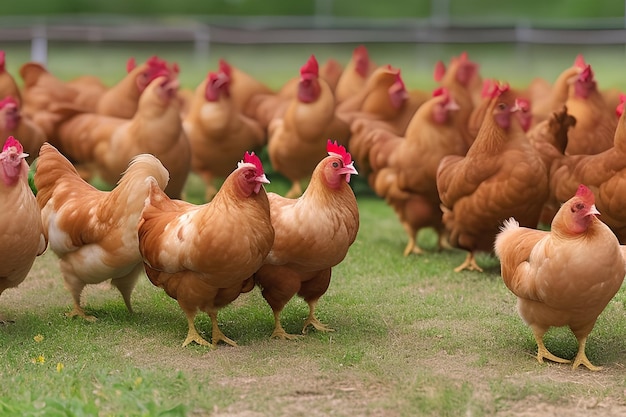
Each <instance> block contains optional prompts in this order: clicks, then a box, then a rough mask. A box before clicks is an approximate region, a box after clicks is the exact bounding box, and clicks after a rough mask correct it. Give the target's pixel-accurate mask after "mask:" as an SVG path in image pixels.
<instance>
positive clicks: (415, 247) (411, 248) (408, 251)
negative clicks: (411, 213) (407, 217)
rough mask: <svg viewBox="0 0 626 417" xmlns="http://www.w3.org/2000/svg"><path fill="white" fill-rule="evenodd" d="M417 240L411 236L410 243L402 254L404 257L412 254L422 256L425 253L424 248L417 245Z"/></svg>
mask: <svg viewBox="0 0 626 417" xmlns="http://www.w3.org/2000/svg"><path fill="white" fill-rule="evenodd" d="M415 240H416V239H415V237H412V236H409V242H408V243H407V244H406V247H405V248H404V252H403V253H402V254H403V255H404V256H409V255H410V254H412V253H413V254H415V255H421V254H423V253H424V251H423V250H422V248H420V247H419V246H418V245H417V243H416V241H415Z"/></svg>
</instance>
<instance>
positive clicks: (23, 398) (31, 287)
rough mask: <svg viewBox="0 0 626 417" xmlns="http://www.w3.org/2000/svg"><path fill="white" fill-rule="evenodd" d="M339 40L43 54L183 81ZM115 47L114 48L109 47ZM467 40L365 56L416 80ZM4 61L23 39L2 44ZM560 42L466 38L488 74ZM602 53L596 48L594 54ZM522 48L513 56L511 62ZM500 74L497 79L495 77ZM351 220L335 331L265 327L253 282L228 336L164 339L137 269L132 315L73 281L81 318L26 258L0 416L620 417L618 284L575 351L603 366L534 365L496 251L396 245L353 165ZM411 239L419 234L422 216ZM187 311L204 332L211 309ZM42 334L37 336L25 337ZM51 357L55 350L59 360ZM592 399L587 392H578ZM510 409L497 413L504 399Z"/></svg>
mask: <svg viewBox="0 0 626 417" xmlns="http://www.w3.org/2000/svg"><path fill="white" fill-rule="evenodd" d="M352 47H353V45H340V46H339V45H338V46H327V47H322V46H311V47H310V48H309V47H307V48H303V47H299V48H295V47H284V46H276V47H274V48H269V47H250V46H242V47H232V48H231V47H226V46H219V45H217V46H215V47H214V48H213V49H212V50H211V56H210V59H208V60H207V61H206V62H195V61H194V60H193V59H192V58H191V49H190V48H187V49H185V48H183V47H178V48H175V47H172V46H160V47H158V48H157V47H154V46H151V45H148V46H145V47H143V48H138V47H137V46H136V45H135V46H134V47H133V46H126V47H123V48H119V45H117V46H116V45H101V44H96V46H94V47H93V48H90V49H85V48H84V47H82V48H81V47H79V46H78V45H74V46H73V45H69V46H68V45H52V48H51V51H50V68H51V70H52V71H53V72H54V73H55V74H58V75H59V76H60V77H62V78H71V77H73V76H77V75H81V74H83V73H95V74H96V75H102V76H105V77H106V79H107V80H108V82H111V83H112V82H114V81H115V80H116V79H117V78H118V77H119V76H121V73H122V70H123V67H124V63H125V60H126V58H127V57H128V56H129V55H131V54H132V55H135V56H137V57H138V59H141V58H142V57H145V56H149V55H150V54H152V53H157V52H158V53H160V54H162V55H164V56H165V57H166V58H168V59H174V60H179V61H180V63H181V66H182V68H183V72H182V77H183V82H184V83H185V84H186V85H188V86H193V85H195V83H197V82H199V78H198V77H202V76H203V75H204V74H205V73H206V71H207V69H208V68H209V67H211V66H213V65H215V63H216V60H217V58H218V57H219V56H227V57H228V58H230V59H232V60H234V61H236V62H237V63H238V64H239V65H240V66H241V67H242V68H244V69H246V70H248V71H249V72H251V73H254V74H256V75H258V76H261V77H262V78H263V79H264V80H267V81H268V83H271V84H272V85H274V86H277V85H280V82H281V81H282V80H284V79H286V78H287V77H289V76H290V75H291V74H292V73H293V72H294V71H295V70H297V68H299V65H300V63H301V60H302V59H304V58H306V57H307V56H308V54H310V53H312V52H315V53H318V54H320V56H332V55H335V54H336V55H338V56H340V57H343V58H344V60H346V61H347V57H348V56H349V53H350V51H351V48H352ZM118 48H119V49H118ZM465 48H468V46H466V45H463V46H460V45H450V46H446V47H443V46H433V45H431V46H424V45H421V46H416V45H413V46H408V45H394V46H388V47H383V46H382V45H378V46H377V45H374V46H373V47H372V50H371V54H372V57H373V58H374V59H376V60H377V61H378V62H380V63H384V62H392V63H394V64H395V65H397V66H400V67H401V68H402V69H403V75H405V76H406V77H407V79H408V80H409V82H408V84H409V85H411V86H416V87H417V86H420V87H423V88H426V87H428V86H430V85H432V84H431V82H432V80H431V78H430V77H431V69H432V64H433V63H434V61H435V60H436V59H440V58H441V59H446V60H447V58H448V57H449V56H450V54H453V53H458V52H459V51H461V50H463V49H465ZM6 50H7V60H8V63H9V71H11V72H13V71H15V70H16V68H18V67H19V65H20V63H21V62H23V61H25V60H26V58H27V55H28V52H27V50H25V49H24V47H23V45H7V48H6ZM576 52H577V51H576V48H573V47H572V48H569V47H568V48H559V49H558V50H550V49H546V48H531V49H526V50H522V51H521V52H520V51H519V50H515V49H513V48H511V47H509V46H506V45H495V46H494V45H485V46H480V47H471V48H470V57H474V58H475V59H477V60H478V61H479V62H481V65H482V70H483V71H485V72H486V74H487V75H488V76H496V75H497V76H500V78H506V79H510V80H515V81H516V82H518V83H523V82H526V81H528V80H529V79H530V78H531V77H532V76H534V75H537V74H543V75H546V76H553V77H556V74H557V73H558V72H559V70H560V68H562V66H564V65H567V64H569V63H571V61H572V60H573V58H574V56H575V54H576ZM584 52H585V53H588V56H587V59H588V60H589V61H590V62H593V63H594V65H595V63H596V62H597V63H598V69H597V70H596V72H597V74H598V77H599V79H600V82H601V83H603V82H604V83H608V82H609V80H611V81H612V82H615V83H621V82H622V81H623V76H622V73H621V71H620V68H621V66H619V65H615V64H616V63H618V62H620V61H621V60H622V59H623V50H622V49H620V48H596V49H589V50H585V51H584ZM607 52H608V53H607ZM520 62H527V63H528V66H527V67H522V66H520V65H516V64H518V63H520ZM509 77H511V78H509ZM268 176H269V177H270V180H272V183H271V184H270V185H269V186H268V189H269V190H272V191H277V192H280V193H284V192H285V190H286V188H287V185H286V184H285V182H284V181H282V180H281V178H280V176H278V175H276V174H274V173H271V172H270V173H268ZM353 184H354V186H355V190H357V196H358V201H359V209H360V214H361V228H360V230H359V235H358V237H357V240H356V242H355V243H354V245H353V246H352V247H351V249H350V252H349V254H348V256H347V257H346V259H345V261H344V262H343V263H341V264H340V265H338V266H337V267H336V268H335V269H334V271H333V279H332V282H331V285H330V288H329V290H328V292H327V293H326V294H325V296H324V297H323V298H322V299H321V301H320V304H319V307H318V313H319V318H320V319H321V320H322V321H323V322H325V323H328V324H329V325H330V326H331V327H333V328H335V329H336V332H333V333H319V332H311V333H310V334H309V335H307V336H306V337H303V338H301V339H299V340H296V341H278V340H269V335H270V334H271V331H272V328H273V319H272V314H271V310H270V308H269V307H268V306H267V304H266V303H265V301H264V300H263V298H262V296H261V295H260V293H259V290H258V289H255V290H254V291H252V292H251V293H248V294H243V295H242V296H241V297H240V298H239V299H237V300H236V301H235V302H234V303H233V304H231V305H230V306H228V307H226V308H225V309H223V310H222V311H221V312H220V315H219V319H220V327H221V329H222V330H223V332H224V333H225V334H226V335H227V336H228V337H230V338H232V339H234V340H236V341H237V342H238V343H239V345H240V346H239V347H236V348H233V347H229V346H226V345H220V346H219V348H218V349H216V350H211V349H208V348H205V347H201V346H197V345H190V346H187V347H185V348H182V347H181V346H180V345H181V344H182V341H183V339H184V337H185V334H186V330H187V326H186V321H185V318H184V315H183V313H182V312H181V310H180V308H179V307H178V305H177V303H176V302H175V301H174V300H172V299H171V298H169V297H168V296H166V295H165V293H164V292H163V291H162V290H160V289H158V288H156V287H154V286H152V285H151V284H150V282H149V281H148V280H147V279H145V278H142V280H140V283H139V285H138V287H137V289H136V290H135V292H134V293H133V306H134V309H135V314H133V315H130V314H128V313H127V312H126V309H125V307H124V304H123V301H122V299H121V296H120V295H119V294H118V293H117V291H116V290H114V289H110V288H109V287H108V286H106V285H98V286H90V287H88V288H87V289H86V290H85V292H84V302H85V304H86V306H87V311H88V313H90V314H94V315H95V316H97V317H98V321H97V322H95V323H87V322H85V321H83V320H80V319H68V318H66V317H65V316H64V313H65V312H67V311H69V310H70V307H71V297H70V295H69V294H68V293H67V292H66V291H65V289H64V288H63V284H62V278H61V275H60V273H59V269H58V264H57V260H56V258H55V256H54V254H53V253H51V252H48V253H46V254H45V255H43V256H42V257H40V258H38V259H37V260H36V262H35V265H34V267H33V269H32V271H31V274H30V275H29V277H28V278H27V279H26V280H25V281H24V282H23V283H22V285H20V287H18V288H16V289H11V290H8V291H6V292H5V293H4V294H3V295H2V297H1V298H0V309H1V310H2V312H3V313H5V314H6V315H8V316H9V317H12V318H14V319H15V320H16V322H15V323H14V324H11V325H6V326H2V327H0V352H2V361H1V362H0V381H2V384H0V415H7V416H9V415H10V416H13V415H24V416H42V415H43V416H56V415H58V416H119V415H123V416H156V415H162V416H183V415H189V416H208V415H214V416H220V417H221V416H226V415H238V416H255V417H256V416H270V415H271V416H305V415H306V416H326V415H335V416H354V415H358V416H392V417H396V416H414V415H416V414H420V415H424V416H433V417H434V416H467V415H472V416H490V415H495V414H498V413H505V412H506V411H507V410H509V411H508V412H509V414H506V415H516V413H518V414H521V412H522V411H526V412H527V414H526V415H532V412H533V411H535V415H545V414H550V413H551V412H552V411H555V410H556V411H558V412H559V413H563V415H574V416H578V415H600V414H594V413H600V412H602V413H603V414H605V415H619V413H620V412H622V413H623V412H624V403H625V402H626V396H625V394H624V393H625V392H626V391H625V390H626V378H625V377H624V374H623V368H624V366H625V365H626V310H625V306H626V290H625V289H624V288H622V289H621V290H620V292H619V293H618V294H617V296H616V297H615V299H614V300H613V301H612V302H611V303H610V304H609V306H608V307H607V309H606V310H605V312H604V313H603V314H602V315H601V316H600V318H599V320H598V322H597V324H596V326H595V328H594V330H593V332H592V333H591V337H590V339H589V342H588V345H587V353H588V356H589V358H590V360H591V361H592V362H593V363H594V364H597V365H603V366H604V367H605V369H604V370H603V371H601V372H599V373H593V374H592V373H591V372H588V371H586V370H585V369H579V370H577V371H573V370H571V369H570V367H569V366H566V365H555V364H544V365H541V364H539V363H537V361H536V360H535V359H534V354H535V352H536V345H535V341H534V339H533V337H532V333H531V331H530V330H529V329H528V328H527V326H525V325H524V323H523V322H522V321H521V319H520V318H519V317H518V316H517V313H516V310H515V297H514V296H513V295H512V294H511V293H510V292H509V291H508V290H507V289H506V287H505V286H504V284H503V283H502V281H501V278H500V276H499V266H498V262H497V260H495V259H494V258H491V257H489V256H487V255H483V256H481V257H480V258H479V262H480V263H481V265H483V266H484V267H485V268H486V272H485V273H482V274H481V273H472V272H462V273H454V272H453V271H452V268H453V267H454V266H456V265H458V264H460V263H461V261H462V260H463V258H464V253H463V252H461V251H457V250H449V251H443V252H429V253H427V254H425V255H423V256H412V257H407V258H405V257H403V256H402V250H403V248H404V245H405V243H406V241H405V236H404V232H403V231H402V228H401V226H400V224H399V223H398V221H397V219H396V218H395V215H394V214H393V212H392V210H391V209H390V208H389V207H388V206H386V205H385V203H384V202H383V201H381V200H379V199H377V198H374V197H372V193H371V191H369V190H368V189H367V186H366V185H365V183H364V180H363V178H359V177H356V178H355V180H354V182H353ZM202 194H203V191H202V188H201V183H200V181H199V180H198V178H197V177H195V176H192V177H191V178H190V180H189V183H188V190H187V195H188V196H189V197H190V200H192V201H194V200H196V201H198V200H200V199H201V197H202ZM419 240H420V244H421V245H423V246H424V247H425V248H427V249H431V250H432V249H434V246H435V237H434V235H433V233H432V232H430V231H424V232H423V233H422V234H420V238H419ZM306 313H307V307H306V304H305V303H304V302H302V301H301V300H299V299H294V300H293V301H292V302H290V303H289V304H288V306H287V308H286V309H285V311H284V314H283V324H284V326H285V328H286V330H287V331H288V332H294V333H295V332H298V331H299V330H300V329H301V326H302V323H303V320H304V318H305V316H306ZM196 324H197V327H198V329H199V331H200V332H201V333H203V334H204V336H205V337H207V338H208V337H210V320H209V319H208V317H206V316H205V315H202V314H201V315H198V317H197V322H196ZM38 335H41V336H42V337H43V339H41V340H40V338H39V337H37V340H39V341H37V340H35V337H36V336H38ZM545 341H546V345H547V346H548V348H549V349H551V351H552V352H553V353H554V354H556V355H559V356H563V357H568V358H571V357H573V356H574V354H575V352H576V341H575V339H574V338H573V336H572V335H571V333H570V332H569V331H567V329H553V330H551V331H550V332H549V333H548V334H547V335H546V340H545ZM59 364H62V365H59ZM594 401H595V403H594ZM511 410H512V411H511Z"/></svg>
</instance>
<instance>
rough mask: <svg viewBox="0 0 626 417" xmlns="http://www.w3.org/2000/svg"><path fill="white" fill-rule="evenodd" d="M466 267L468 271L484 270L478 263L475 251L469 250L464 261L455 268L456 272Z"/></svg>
mask: <svg viewBox="0 0 626 417" xmlns="http://www.w3.org/2000/svg"><path fill="white" fill-rule="evenodd" d="M464 269H467V270H468V271H478V272H483V269H482V268H481V267H480V266H478V264H477V263H476V258H475V257H474V253H473V252H469V253H468V254H467V257H466V258H465V260H464V261H463V263H462V264H461V265H459V266H457V267H456V268H454V272H461V271H463V270H464Z"/></svg>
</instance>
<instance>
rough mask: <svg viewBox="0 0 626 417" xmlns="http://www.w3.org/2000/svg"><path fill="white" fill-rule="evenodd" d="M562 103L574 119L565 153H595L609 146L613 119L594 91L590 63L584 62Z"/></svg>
mask: <svg viewBox="0 0 626 417" xmlns="http://www.w3.org/2000/svg"><path fill="white" fill-rule="evenodd" d="M565 106H567V109H568V112H569V114H570V115H572V116H573V117H574V118H575V119H576V126H575V127H574V128H573V129H572V130H571V131H570V132H569V135H568V143H567V148H566V150H565V151H566V153H567V154H569V155H580V154H597V153H600V152H602V151H605V150H606V149H609V148H610V147H611V146H613V136H614V133H615V128H616V127H617V120H616V118H615V116H614V109H609V108H608V106H607V104H606V102H605V101H604V98H603V97H602V94H601V93H600V91H599V90H598V86H597V83H596V80H595V78H594V74H593V71H592V69H591V65H588V64H586V65H585V66H584V67H583V69H582V70H581V71H580V73H579V74H578V76H576V77H575V78H574V80H573V83H572V85H571V86H570V94H569V97H568V99H567V101H566V102H565Z"/></svg>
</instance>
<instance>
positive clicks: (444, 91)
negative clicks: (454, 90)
mask: <svg viewBox="0 0 626 417" xmlns="http://www.w3.org/2000/svg"><path fill="white" fill-rule="evenodd" d="M447 94H448V89H447V88H445V87H439V88H436V89H434V90H433V97H439V96H444V95H447Z"/></svg>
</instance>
